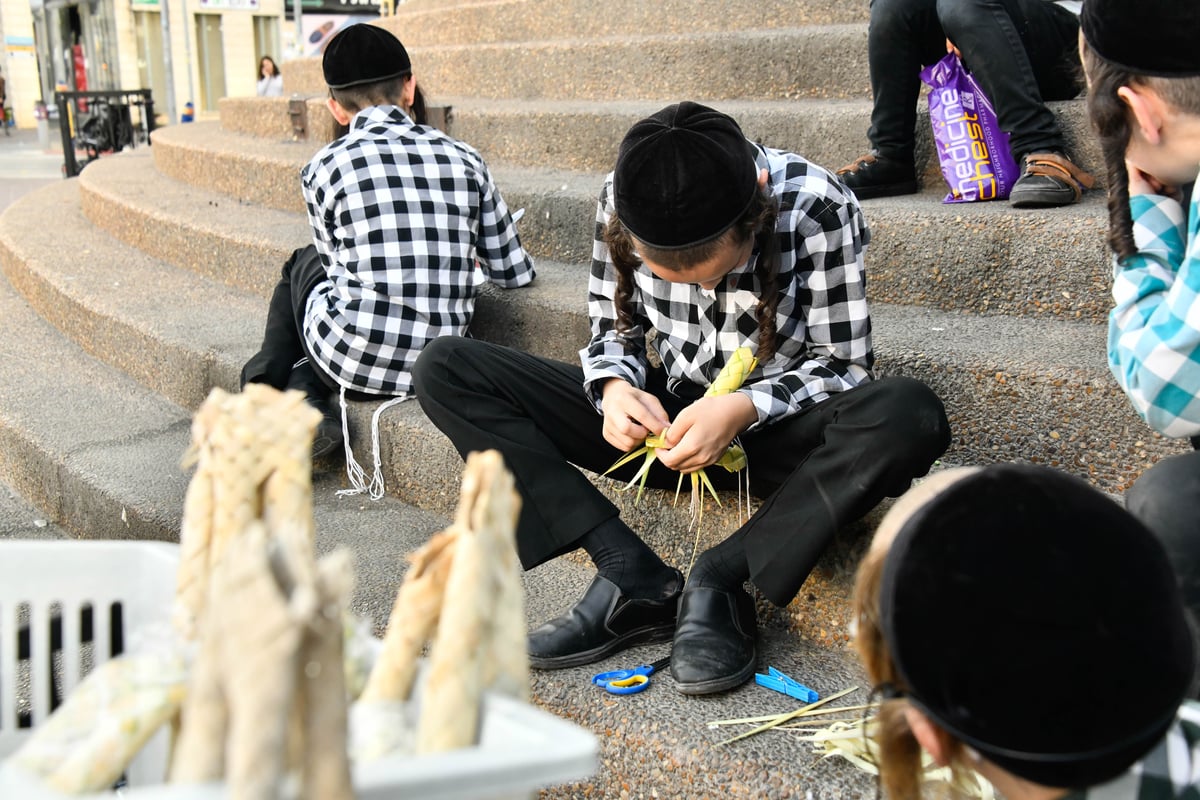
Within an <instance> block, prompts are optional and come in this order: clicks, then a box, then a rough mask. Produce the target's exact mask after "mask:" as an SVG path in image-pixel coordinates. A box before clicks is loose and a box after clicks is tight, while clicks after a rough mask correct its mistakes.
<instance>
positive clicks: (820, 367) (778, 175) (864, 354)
mask: <svg viewBox="0 0 1200 800" xmlns="http://www.w3.org/2000/svg"><path fill="white" fill-rule="evenodd" d="M757 162H758V167H759V169H765V170H767V172H768V175H769V178H768V186H767V189H768V191H770V192H771V193H772V194H773V195H774V196H775V198H776V199H777V200H778V202H779V209H780V211H779V219H778V224H777V225H776V234H777V235H778V237H779V248H780V267H779V282H780V286H781V291H782V292H783V297H782V299H781V300H780V303H779V306H778V311H777V317H776V324H777V337H776V352H775V356H774V358H773V359H771V360H770V361H769V362H767V363H766V364H759V365H758V367H757V368H756V369H755V371H754V372H752V373H751V374H750V375H749V376H748V377H747V379H746V382H745V383H744V384H743V387H742V389H741V391H742V392H744V393H745V394H747V395H748V396H749V397H750V399H751V400H753V401H754V406H755V408H756V409H757V411H758V421H757V422H755V423H754V425H753V426H751V427H752V428H753V427H758V426H761V425H765V424H768V423H771V422H776V421H778V420H780V419H783V418H784V417H787V416H789V415H791V414H794V413H796V412H797V411H799V410H800V409H802V408H805V407H806V406H809V405H811V404H813V403H817V402H820V401H821V400H824V399H825V398H827V397H829V396H830V395H831V394H833V393H835V392H841V391H845V390H846V389H851V388H853V387H855V386H858V385H860V384H862V383H865V382H866V381H869V380H871V378H872V374H871V366H872V364H873V363H874V355H873V353H872V351H871V318H870V315H869V314H868V312H867V300H866V294H865V285H864V282H865V273H864V270H863V254H864V252H865V250H866V247H867V243H868V241H869V240H870V232H869V231H868V229H867V224H866V222H865V221H864V219H863V215H862V209H861V208H860V207H859V205H858V200H857V199H855V197H854V196H853V195H852V194H851V193H850V192H849V191H848V190H847V189H846V188H845V187H844V186H842V184H841V183H839V182H838V181H837V179H836V178H834V177H833V175H831V174H830V173H829V172H828V171H826V170H824V169H822V168H821V167H818V166H816V165H815V164H811V163H809V162H808V161H805V160H804V159H803V158H801V157H800V156H797V155H795V154H792V153H785V152H783V151H780V150H771V149H767V148H761V147H760V148H759V153H758V156H757ZM613 211H614V209H613V203H612V175H611V174H610V175H609V176H608V178H607V180H605V182H604V188H603V189H602V190H601V192H600V202H599V207H598V210H597V214H596V221H597V233H596V241H595V244H594V246H593V252H592V274H591V279H590V281H589V285H588V312H589V314H590V316H591V321H592V340H591V342H590V343H589V344H588V346H587V347H586V348H584V349H583V350H581V351H580V358H581V359H582V361H583V369H584V385H585V387H586V388H587V391H588V392H589V395H590V397H591V398H592V401H593V403H595V404H596V407H597V409H599V408H600V394H599V393H600V390H601V388H602V386H603V383H604V382H605V381H606V380H607V379H609V378H614V377H616V378H623V379H624V380H626V381H629V382H630V383H632V384H633V385H634V386H637V387H639V388H644V387H645V385H646V370H647V361H646V341H645V333H646V332H647V331H651V329H653V332H654V340H653V343H652V344H653V347H654V350H655V351H656V352H657V353H658V354H659V355H660V356H661V357H662V361H663V367H664V368H665V370H666V373H667V376H668V378H669V381H668V386H669V387H670V388H671V390H672V391H673V392H675V393H677V394H680V395H681V396H683V397H688V396H690V394H691V393H689V392H687V391H686V389H685V387H684V386H682V385H681V384H689V383H690V384H693V385H694V386H695V387H699V389H700V390H701V391H702V390H703V389H704V388H706V387H707V386H708V385H709V384H711V383H712V382H713V381H714V380H715V379H716V377H717V374H718V373H719V372H720V371H721V367H722V366H724V364H725V361H726V360H727V359H728V357H729V356H730V355H731V354H732V353H733V351H734V350H736V349H737V348H738V347H749V348H751V350H753V351H754V352H756V353H757V351H758V323H757V321H756V320H755V317H754V311H755V309H756V308H757V307H758V300H759V297H760V296H761V292H760V289H761V287H760V285H759V281H758V279H757V278H756V277H755V275H754V263H755V260H756V259H757V258H758V251H757V249H755V251H754V253H753V254H752V255H751V257H750V259H749V261H748V262H747V263H746V264H745V265H743V266H741V267H738V268H736V269H734V270H733V271H732V272H730V273H729V275H728V276H727V277H726V279H725V280H724V281H723V282H722V283H721V284H720V285H719V286H718V287H717V288H716V289H714V290H712V291H709V290H706V289H702V288H701V287H700V286H699V285H698V284H690V283H671V282H669V281H664V280H661V279H660V278H657V277H655V276H654V274H653V273H652V272H650V271H649V270H648V269H646V268H645V267H639V268H638V269H637V270H636V271H635V272H634V283H635V284H636V288H635V290H634V293H633V297H632V305H633V317H634V319H633V322H634V327H633V328H632V329H631V330H629V331H627V332H626V333H624V334H621V333H618V332H617V330H616V307H615V305H614V303H613V296H614V294H615V291H616V270H615V268H614V267H613V265H612V261H611V258H610V256H609V252H608V246H607V245H606V244H605V243H604V241H603V239H602V238H601V235H600V232H601V231H602V230H603V226H604V225H606V224H607V223H608V220H609V219H610V218H611V216H612V214H613ZM680 389H685V391H679V390H680ZM693 393H694V392H693Z"/></svg>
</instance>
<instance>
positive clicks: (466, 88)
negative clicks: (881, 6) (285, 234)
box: [284, 23, 870, 101]
mask: <svg viewBox="0 0 1200 800" xmlns="http://www.w3.org/2000/svg"><path fill="white" fill-rule="evenodd" d="M401 39H402V40H403V37H401ZM408 51H409V54H410V55H411V57H412V62H413V72H414V74H415V75H416V76H417V79H418V80H419V81H420V82H421V85H422V86H423V87H424V89H425V91H426V92H427V93H428V94H429V95H430V96H432V97H434V98H437V97H441V96H443V95H445V96H468V95H469V96H471V97H492V98H506V99H547V100H594V99H596V98H605V97H621V98H624V99H627V100H652V99H658V100H664V101H671V100H680V99H689V98H690V99H697V100H698V99H708V100H727V99H739V98H740V99H766V100H778V99H789V100H794V99H799V98H842V97H852V98H860V99H865V98H868V97H870V82H869V80H868V77H867V26H866V25H865V24H862V23H857V24H849V25H811V26H806V27H796V28H776V29H760V30H734V31H732V32H723V31H720V32H710V33H689V34H679V35H677V34H671V35H640V34H634V33H625V34H617V35H613V36H609V37H593V36H591V35H588V36H583V37H580V38H573V39H553V40H544V41H533V40H523V41H519V42H503V43H493V44H465V45H447V46H439V47H416V46H414V47H409V48H408ZM285 75H286V77H285V78H284V85H285V88H286V90H287V91H288V92H293V93H296V92H298V93H300V94H313V95H315V94H320V93H321V92H322V91H324V88H325V84H324V78H323V77H322V74H321V65H320V61H319V59H315V58H314V59H298V60H296V61H292V62H289V63H288V65H287V67H286V68H285Z"/></svg>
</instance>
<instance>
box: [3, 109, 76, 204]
mask: <svg viewBox="0 0 1200 800" xmlns="http://www.w3.org/2000/svg"><path fill="white" fill-rule="evenodd" d="M9 133H10V135H9V136H2V135H0V210H3V209H5V208H7V207H8V206H9V204H11V203H12V202H13V201H14V200H16V199H17V198H18V197H20V196H21V195H23V194H25V193H26V192H30V191H33V190H34V189H37V188H38V187H40V186H45V185H46V184H48V183H52V182H53V181H57V180H62V176H63V155H62V142H61V140H60V139H59V131H58V129H57V128H51V129H50V142H49V147H48V148H43V147H42V146H41V144H40V143H39V142H38V136H37V131H36V130H20V129H16V128H11V129H10V130H9Z"/></svg>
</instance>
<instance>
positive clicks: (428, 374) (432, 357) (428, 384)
mask: <svg viewBox="0 0 1200 800" xmlns="http://www.w3.org/2000/svg"><path fill="white" fill-rule="evenodd" d="M467 341H470V340H469V339H464V338H463V337H461V336H439V337H438V338H436V339H434V340H433V341H432V342H429V343H428V344H426V345H425V347H423V348H422V349H421V352H420V353H418V354H417V360H416V361H415V362H413V365H412V370H411V375H412V384H413V390H414V391H415V392H416V393H417V394H418V395H424V396H430V395H432V394H436V392H437V388H438V387H439V386H443V385H445V384H446V382H447V379H448V378H450V377H451V369H450V366H449V365H450V362H451V361H452V359H453V356H454V354H455V353H456V352H457V351H458V350H459V349H460V347H461V345H462V343H463V342H467Z"/></svg>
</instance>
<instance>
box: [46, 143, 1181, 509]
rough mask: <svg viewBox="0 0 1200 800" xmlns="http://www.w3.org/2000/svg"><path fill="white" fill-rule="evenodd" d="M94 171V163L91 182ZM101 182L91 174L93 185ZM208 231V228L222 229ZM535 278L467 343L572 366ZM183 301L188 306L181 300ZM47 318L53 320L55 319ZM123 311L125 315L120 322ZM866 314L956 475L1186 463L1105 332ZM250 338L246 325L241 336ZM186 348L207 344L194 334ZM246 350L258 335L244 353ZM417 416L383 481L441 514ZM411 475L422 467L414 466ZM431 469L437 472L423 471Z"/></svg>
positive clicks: (441, 448)
mask: <svg viewBox="0 0 1200 800" xmlns="http://www.w3.org/2000/svg"><path fill="white" fill-rule="evenodd" d="M131 161H132V159H131ZM109 163H113V164H116V163H117V159H116V158H114V159H109ZM97 166H103V162H99V163H98V164H97V165H93V167H89V170H90V169H92V168H94V167H97ZM125 172H128V168H127V169H126V170H125ZM103 174H104V173H103V171H102V170H97V172H96V173H94V175H93V178H97V177H100V176H102V175H103ZM37 197H38V196H37V195H35V196H34V198H37ZM220 213H224V212H220V211H219V210H218V211H217V212H214V217H213V219H216V218H218V216H219V214H220ZM213 219H209V220H207V224H210V225H212V226H213V227H219V225H217V224H215V223H214V222H213ZM276 255H277V256H278V258H279V259H282V258H283V257H285V256H286V253H285V252H283V250H282V249H281V250H279V251H277V252H276ZM279 263H281V260H277V261H274V262H269V263H268V262H265V261H264V262H260V263H259V264H258V269H259V270H261V272H262V275H263V276H264V277H273V275H274V269H276V268H277V264H279ZM539 269H540V272H541V275H540V277H539V279H538V281H536V282H535V283H534V285H533V286H532V287H530V288H529V289H524V290H515V291H508V292H501V291H488V292H485V294H484V295H483V296H482V297H481V300H480V303H479V306H478V308H479V317H478V321H479V328H478V329H477V330H476V334H477V335H480V336H482V337H485V338H488V339H490V340H492V341H497V342H499V343H501V344H507V345H510V346H516V347H521V348H524V349H527V350H530V351H532V352H535V353H537V354H539V355H543V356H546V357H550V358H557V359H560V360H565V361H574V360H575V359H576V358H577V355H576V352H577V350H578V348H579V347H581V346H582V345H583V344H584V343H585V342H586V340H587V321H586V316H585V314H586V310H585V307H584V303H583V298H584V297H585V293H586V280H587V277H586V273H585V272H584V271H583V270H582V269H581V268H580V267H578V266H574V265H562V264H553V263H547V262H543V263H542V264H541V266H540V268H539ZM158 280H159V283H160V284H163V285H169V281H171V280H172V279H171V278H170V277H169V276H168V275H167V274H166V273H165V272H163V273H162V274H161V275H160V277H159V279H158ZM164 282H167V283H164ZM208 291H209V293H210V296H212V297H213V298H214V300H213V301H212V303H215V304H216V305H217V306H226V305H231V303H228V302H225V301H221V300H220V299H219V298H221V297H223V296H224V294H223V293H224V292H225V291H226V290H224V289H222V288H221V287H220V286H215V285H214V286H213V287H210V288H209V289H208ZM180 294H181V296H188V293H187V292H186V291H182V290H181V291H180ZM260 296H263V297H265V293H263V294H262V295H260ZM115 302H116V301H115V300H109V301H102V300H93V301H91V302H89V303H86V304H81V305H87V306H90V307H92V308H95V309H97V311H96V314H98V315H99V316H100V317H106V316H110V315H113V314H114V312H116V311H117V309H116V306H108V305H107V304H108V303H115ZM200 302H201V303H202V301H200ZM43 313H44V314H46V315H48V316H50V317H51V318H53V316H54V314H53V312H52V309H47V310H46V311H43ZM129 313H130V312H129V311H127V310H121V311H120V312H119V313H116V316H117V317H118V318H122V317H125V316H128V315H129ZM136 313H137V312H135V316H136ZM85 316H86V315H85ZM244 316H245V318H246V319H250V318H251V317H253V316H254V312H253V311H249V310H247V311H246V312H244ZM873 316H874V321H875V345H876V352H877V354H878V359H879V364H878V366H879V369H880V371H881V372H883V373H885V374H907V375H912V376H914V377H916V378H918V379H920V380H923V381H925V382H926V383H929V384H930V385H931V386H933V387H934V389H935V390H936V391H938V393H939V394H940V396H941V397H942V398H943V399H944V400H945V402H946V404H947V408H948V413H949V415H950V417H951V422H952V424H953V426H954V431H955V441H954V444H953V445H952V448H951V450H950V452H949V453H948V454H947V459H948V460H949V461H950V462H952V463H966V464H970V463H986V462H988V461H992V460H1011V459H1017V460H1024V459H1029V460H1036V461H1039V462H1042V463H1047V464H1051V465H1054V466H1061V467H1063V468H1064V469H1067V470H1069V471H1072V472H1076V473H1078V474H1081V475H1083V476H1085V477H1088V478H1090V479H1091V480H1092V481H1093V482H1095V483H1096V484H1097V485H1099V486H1101V487H1103V488H1105V489H1108V490H1110V491H1117V490H1120V489H1122V488H1124V487H1125V486H1126V485H1127V484H1128V483H1129V482H1130V481H1132V479H1133V478H1135V477H1136V476H1137V475H1138V474H1139V473H1140V472H1141V470H1142V469H1144V468H1145V466H1146V465H1148V464H1149V463H1152V462H1153V461H1154V460H1155V459H1157V458H1159V457H1161V456H1163V455H1166V454H1169V453H1174V452H1182V451H1183V448H1182V447H1181V446H1180V445H1179V444H1178V443H1172V442H1167V441H1163V440H1161V439H1156V438H1155V437H1153V436H1151V435H1150V434H1149V432H1148V431H1147V430H1146V429H1145V426H1144V424H1143V423H1142V422H1141V421H1140V420H1139V419H1137V417H1136V416H1135V415H1134V413H1133V411H1132V410H1131V409H1130V408H1129V405H1128V403H1127V401H1126V400H1125V398H1124V397H1123V395H1122V394H1121V393H1120V391H1119V390H1118V389H1117V387H1116V385H1115V383H1114V382H1113V381H1112V380H1111V378H1110V377H1109V376H1108V371H1107V367H1106V365H1105V362H1104V328H1103V326H1102V325H1099V324H1092V323H1075V322H1062V321H1059V320H1054V319H1045V320H1036V319H1021V318H1012V317H1004V316H979V315H970V314H962V313H946V312H939V311H934V310H930V309H922V308H918V307H912V306H897V305H890V304H886V303H879V302H876V303H874V304H873ZM123 324H124V325H125V326H126V327H133V328H136V329H137V330H149V331H153V330H155V329H156V327H157V324H155V323H138V322H135V321H133V320H129V321H127V322H125V323H123ZM253 327H254V326H253V323H252V322H246V323H244V324H243V325H242V327H241V328H240V330H242V331H246V330H248V329H252V328H253ZM247 335H249V334H247ZM115 338H116V339H117V340H118V341H119V340H120V337H119V336H118V337H115ZM193 340H194V341H197V342H201V341H206V340H205V339H204V337H199V336H197V337H193ZM256 342H257V335H256V334H255V335H254V336H253V338H251V339H250V340H249V342H245V343H243V344H242V347H243V348H245V347H246V345H247V344H249V345H251V346H253V345H254V344H256ZM173 346H174V345H173ZM214 349H216V350H218V351H220V350H221V349H222V348H220V347H216V348H214ZM225 349H226V350H228V347H226V348H225ZM246 352H247V351H246V350H245V349H242V350H241V351H240V355H238V356H229V355H227V356H225V357H223V358H218V359H217V363H219V364H222V365H223V366H222V367H221V370H222V373H221V374H222V375H223V376H224V380H225V381H226V382H228V381H232V380H235V377H236V370H237V368H238V367H239V366H240V363H241V360H244V357H245V355H244V354H245V353H246ZM137 357H138V353H135V352H133V351H130V352H127V353H124V354H121V355H114V356H111V358H112V359H113V360H114V363H118V364H121V363H125V361H124V360H123V359H135V358H137ZM168 357H169V356H163V359H164V360H165V359H167V358H168ZM150 360H151V361H153V360H154V359H150ZM194 394H195V393H193V396H194ZM414 409H415V406H413V404H411V403H409V404H405V405H404V406H401V407H400V408H398V409H395V410H393V411H390V412H389V413H388V415H387V416H386V417H385V419H384V429H385V431H386V434H387V435H386V436H385V438H384V442H385V446H384V452H383V463H384V468H385V475H386V476H387V478H388V482H389V487H390V488H391V490H392V491H393V492H395V493H396V494H397V496H399V497H401V498H402V499H405V500H406V501H408V502H412V503H413V504H415V505H420V506H422V507H429V508H431V509H433V510H438V511H444V510H446V506H445V505H438V504H439V503H449V500H448V499H446V498H449V497H451V496H452V495H453V494H454V492H455V491H456V489H455V486H454V478H453V477H452V476H453V475H455V474H456V473H455V471H454V465H456V464H457V460H458V459H457V456H456V455H455V454H454V453H453V451H452V450H451V449H450V448H449V445H448V444H447V443H446V442H444V441H443V440H442V439H441V437H440V435H439V434H438V433H437V432H436V431H433V430H432V429H431V428H429V426H428V423H427V422H426V421H425V420H424V418H423V417H422V416H421V415H420V414H419V412H418V411H414ZM372 410H373V404H355V409H354V420H355V426H354V430H355V447H356V449H357V450H359V451H362V448H364V447H366V446H367V440H366V438H365V436H366V430H367V423H368V421H369V414H370V412H371V411H372ZM363 457H364V458H365V456H363ZM417 464H419V465H421V466H420V467H416V466H414V465H417ZM430 465H439V466H437V467H436V468H434V469H430ZM412 470H416V472H411V471H412ZM439 476H440V477H439ZM613 494H614V496H615V492H613ZM437 498H442V499H441V500H438V499H437ZM617 499H618V502H625V501H624V500H623V499H621V498H617ZM659 524H660V521H659V520H654V521H652V522H649V523H648V525H649V526H650V527H652V528H657V527H658V526H659ZM668 527H669V526H668ZM675 530H677V529H675Z"/></svg>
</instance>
